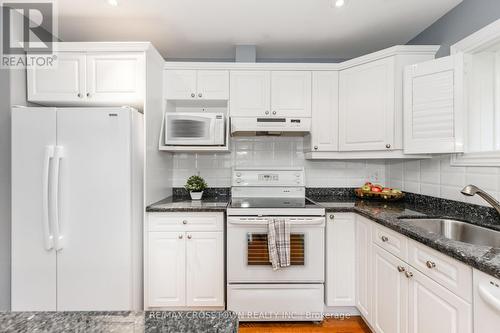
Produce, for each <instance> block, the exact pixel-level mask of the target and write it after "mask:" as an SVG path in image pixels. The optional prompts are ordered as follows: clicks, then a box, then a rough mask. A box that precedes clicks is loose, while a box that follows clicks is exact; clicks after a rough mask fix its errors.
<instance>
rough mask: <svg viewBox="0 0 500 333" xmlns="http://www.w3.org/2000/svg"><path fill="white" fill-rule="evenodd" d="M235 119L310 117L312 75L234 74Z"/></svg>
mask: <svg viewBox="0 0 500 333" xmlns="http://www.w3.org/2000/svg"><path fill="white" fill-rule="evenodd" d="M230 81H231V97H230V104H231V110H230V114H231V116H232V117H255V116H257V117H266V116H267V117H311V72H309V71H231V80H230Z"/></svg>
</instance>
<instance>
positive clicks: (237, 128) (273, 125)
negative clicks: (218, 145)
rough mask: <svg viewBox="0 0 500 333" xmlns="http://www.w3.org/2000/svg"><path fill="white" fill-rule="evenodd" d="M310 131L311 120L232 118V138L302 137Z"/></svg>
mask: <svg viewBox="0 0 500 333" xmlns="http://www.w3.org/2000/svg"><path fill="white" fill-rule="evenodd" d="M310 131H311V118H279V117H275V118H272V117H262V118H259V117H232V118H231V135H232V136H256V135H282V136H303V135H305V134H307V133H309V132H310Z"/></svg>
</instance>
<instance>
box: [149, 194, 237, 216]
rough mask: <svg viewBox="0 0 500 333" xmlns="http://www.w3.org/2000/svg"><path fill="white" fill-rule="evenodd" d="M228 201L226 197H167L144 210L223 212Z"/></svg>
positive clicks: (157, 211)
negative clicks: (191, 198)
mask: <svg viewBox="0 0 500 333" xmlns="http://www.w3.org/2000/svg"><path fill="white" fill-rule="evenodd" d="M229 201H230V199H229V198H228V197H224V198H208V199H202V200H190V199H184V198H175V197H168V198H165V199H163V200H160V201H158V202H155V203H154V204H152V205H149V206H148V207H146V212H156V213H161V212H225V211H226V208H227V205H228V204H229Z"/></svg>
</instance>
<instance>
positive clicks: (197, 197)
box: [189, 191, 203, 200]
mask: <svg viewBox="0 0 500 333" xmlns="http://www.w3.org/2000/svg"><path fill="white" fill-rule="evenodd" d="M189 194H190V195H191V200H201V196H202V195H203V191H201V192H189Z"/></svg>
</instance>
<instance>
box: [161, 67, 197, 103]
mask: <svg viewBox="0 0 500 333" xmlns="http://www.w3.org/2000/svg"><path fill="white" fill-rule="evenodd" d="M165 97H166V98H167V99H193V98H196V70H166V71H165Z"/></svg>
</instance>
